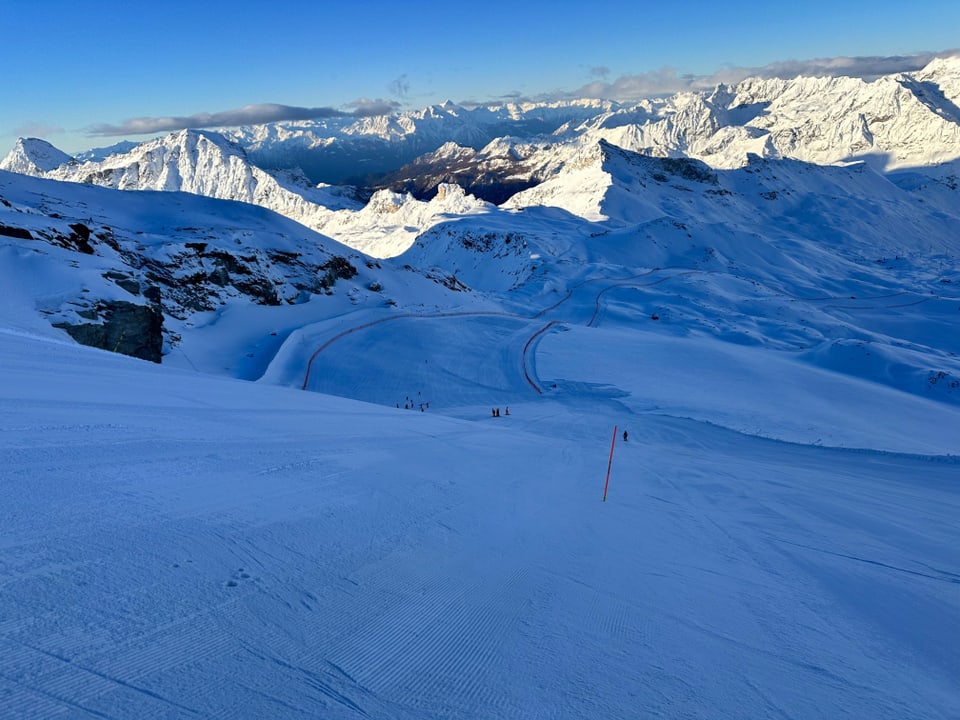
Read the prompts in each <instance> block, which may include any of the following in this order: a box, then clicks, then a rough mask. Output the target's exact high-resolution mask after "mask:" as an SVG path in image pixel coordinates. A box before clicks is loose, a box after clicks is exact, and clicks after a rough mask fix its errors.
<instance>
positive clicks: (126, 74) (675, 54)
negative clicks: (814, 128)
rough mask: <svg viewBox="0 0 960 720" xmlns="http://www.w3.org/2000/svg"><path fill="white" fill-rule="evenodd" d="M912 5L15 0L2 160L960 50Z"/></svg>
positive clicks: (947, 29) (4, 18) (942, 22)
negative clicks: (9, 155)
mask: <svg viewBox="0 0 960 720" xmlns="http://www.w3.org/2000/svg"><path fill="white" fill-rule="evenodd" d="M906 7H907V6H906V5H904V4H903V2H902V0H901V1H898V2H885V1H884V2H870V3H867V2H857V1H856V0H849V1H847V2H838V1H837V0H832V1H831V2H821V1H820V0H807V1H806V2H804V3H766V4H764V3H756V2H751V3H747V2H737V1H728V2H725V3H718V2H715V1H713V2H694V1H690V0H674V1H673V2H662V3H643V2H638V1H637V0H629V1H621V0H595V1H594V2H592V3H573V2H570V3H567V2H556V1H554V2H541V1H539V0H537V1H527V2H524V1H523V0H514V1H513V2H504V1H502V0H486V1H485V2H484V3H462V2H460V3H458V2H444V3H400V2H395V1H393V2H384V1H381V0H366V1H364V0H355V1H354V2H352V3H345V2H322V1H314V2H299V1H298V0H288V1H287V2H282V3H262V2H258V3H252V2H222V1H220V0H207V1H205V2H196V1H195V0H193V1H191V2H180V1H179V0H177V1H173V2H147V1H146V0H135V1H134V2H129V0H127V1H125V2H117V1H115V0H87V1H86V2H76V0H70V1H67V0H0V27H2V28H4V29H5V32H4V40H3V43H0V67H2V68H3V69H4V72H3V75H2V85H3V88H4V93H3V95H4V99H3V102H2V103H0V154H2V153H5V152H6V151H7V150H8V149H9V148H10V147H12V145H13V143H14V142H15V141H16V138H17V137H18V136H21V135H33V136H38V137H43V138H45V139H47V140H49V141H50V142H52V143H53V144H55V145H57V146H58V147H60V148H62V149H64V150H66V151H68V152H75V151H78V150H81V149H85V148H89V147H94V146H98V145H106V144H110V143H112V142H115V141H116V140H118V139H121V138H122V137H126V138H128V139H134V140H141V139H145V138H146V137H148V136H149V135H147V134H133V132H132V131H133V130H147V129H150V128H159V129H166V128H167V127H174V126H176V125H177V124H178V123H179V124H182V122H179V121H180V119H187V120H193V119H195V116H198V115H203V114H213V115H214V117H213V118H212V120H213V121H220V120H225V121H231V120H233V119H234V118H235V117H237V116H236V115H235V114H231V113H233V111H236V110H238V109H240V108H244V107H247V106H257V107H255V108H253V110H258V109H259V106H261V105H263V104H265V103H277V104H280V105H283V106H291V107H295V108H308V109H311V110H313V111H316V112H317V114H322V113H323V112H327V111H335V112H358V113H363V112H374V111H376V109H378V108H383V107H421V106H424V105H427V104H430V103H434V102H443V101H444V100H448V99H450V100H453V101H455V102H460V101H468V100H472V101H479V102H487V101H492V100H497V99H503V98H507V97H562V96H565V95H571V94H578V91H579V90H585V91H586V92H592V93H595V94H599V95H604V96H610V97H614V98H617V96H618V95H619V96H622V95H625V94H626V95H629V94H635V93H641V92H648V91H649V92H653V91H671V90H675V89H679V88H680V87H682V86H684V85H690V84H691V83H692V82H694V81H695V80H696V79H698V78H699V76H707V77H705V78H700V79H703V80H705V81H711V80H713V79H716V78H718V77H726V75H729V76H731V77H734V78H735V77H736V76H737V75H738V74H742V72H743V71H742V70H741V69H742V68H747V69H758V68H768V66H771V64H774V63H783V62H785V61H796V63H795V64H791V65H789V66H787V71H788V72H792V71H794V70H795V69H797V68H802V67H804V66H805V63H806V61H809V60H813V59H818V58H835V57H867V58H882V57H888V56H902V55H911V54H916V53H929V52H938V51H943V50H946V49H950V48H954V47H957V46H960V34H958V30H960V3H957V2H956V1H955V0H951V1H949V2H946V1H944V2H939V1H933V2H923V1H922V0H921V1H920V2H916V3H913V4H912V5H911V6H910V8H909V10H907V9H906ZM872 64H875V61H874V60H870V61H863V62H860V63H859V64H857V65H856V67H857V69H858V71H859V70H862V69H864V68H866V70H864V71H869V69H870V68H871V67H872ZM778 67H780V66H778ZM718 72H721V73H726V75H715V73H718ZM687 76H695V77H694V78H693V79H691V78H690V77H687ZM618 99H629V98H622V97H621V98H618ZM281 110H282V109H281ZM281 110H277V109H276V108H274V111H275V112H280V111H281ZM221 114H222V115H221ZM135 118H141V119H143V120H142V121H141V122H140V123H139V124H129V123H127V121H128V120H131V119H135ZM157 118H171V120H170V121H168V122H167V123H166V124H164V123H162V122H160V123H159V124H158V123H155V122H152V121H154V120H155V119H157ZM159 129H157V130H155V131H154V132H159V131H160V130H159Z"/></svg>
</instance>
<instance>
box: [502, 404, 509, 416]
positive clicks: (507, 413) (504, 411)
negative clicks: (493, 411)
mask: <svg viewBox="0 0 960 720" xmlns="http://www.w3.org/2000/svg"><path fill="white" fill-rule="evenodd" d="M503 414H504V415H509V414H510V406H509V405H507V406H506V407H505V408H504V409H503Z"/></svg>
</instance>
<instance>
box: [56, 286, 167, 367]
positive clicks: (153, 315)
mask: <svg viewBox="0 0 960 720" xmlns="http://www.w3.org/2000/svg"><path fill="white" fill-rule="evenodd" d="M83 314H84V315H85V316H87V317H90V319H91V320H93V319H95V320H97V322H89V323H80V324H76V325H72V324H69V323H56V324H55V327H59V328H62V329H63V330H66V331H67V333H69V335H70V337H72V338H73V339H74V340H76V341H77V342H78V343H80V344H81V345H89V346H91V347H96V348H100V349H101V350H109V351H110V352H117V353H121V354H123V355H130V356H131V357H135V358H140V359H141V360H149V361H150V362H155V363H159V362H160V359H161V357H162V355H163V313H161V312H160V309H159V308H158V307H157V306H156V305H137V304H135V303H131V302H127V301H125V300H113V301H103V300H101V301H99V302H97V303H96V305H95V306H94V308H93V309H91V310H87V311H84V312H83Z"/></svg>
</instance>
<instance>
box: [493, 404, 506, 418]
mask: <svg viewBox="0 0 960 720" xmlns="http://www.w3.org/2000/svg"><path fill="white" fill-rule="evenodd" d="M503 414H504V415H509V414H510V406H509V405H508V406H506V407H505V408H504V409H503ZM490 415H491V417H500V408H493V409H492V410H491V411H490Z"/></svg>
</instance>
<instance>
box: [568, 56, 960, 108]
mask: <svg viewBox="0 0 960 720" xmlns="http://www.w3.org/2000/svg"><path fill="white" fill-rule="evenodd" d="M958 54H960V49H953V50H945V51H942V52H936V53H933V52H926V53H918V54H916V55H894V56H864V57H834V58H814V59H812V60H785V61H781V62H775V63H770V64H769V65H763V66H760V67H726V68H722V69H720V70H718V71H717V72H714V73H711V74H710V75H690V74H681V73H679V72H677V70H676V69H675V68H671V67H663V68H660V69H659V70H653V71H650V72H645V73H639V74H637V75H622V76H620V77H619V78H617V79H616V80H614V81H613V82H605V81H602V80H595V81H593V82H590V83H588V84H586V85H584V86H582V87H580V88H578V89H576V90H574V91H572V92H569V93H563V94H562V95H561V97H562V98H567V99H569V98H583V97H589V98H599V99H602V100H615V101H617V102H636V101H638V100H642V99H643V98H647V97H651V96H656V95H672V94H674V93H677V92H684V91H698V90H709V89H711V88H714V87H716V86H717V85H719V84H721V83H737V82H741V81H743V80H746V79H747V78H751V77H758V78H763V79H771V78H781V79H784V80H791V79H793V78H796V77H800V76H813V77H823V76H829V77H839V76H845V77H858V78H861V79H863V80H867V81H870V80H874V79H876V78H878V77H880V76H881V75H892V74H895V73H901V72H914V71H916V70H920V69H921V68H923V67H924V66H926V65H927V64H928V63H929V62H930V61H931V60H933V59H934V58H938V57H949V56H952V55H958ZM556 99H559V98H556Z"/></svg>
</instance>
